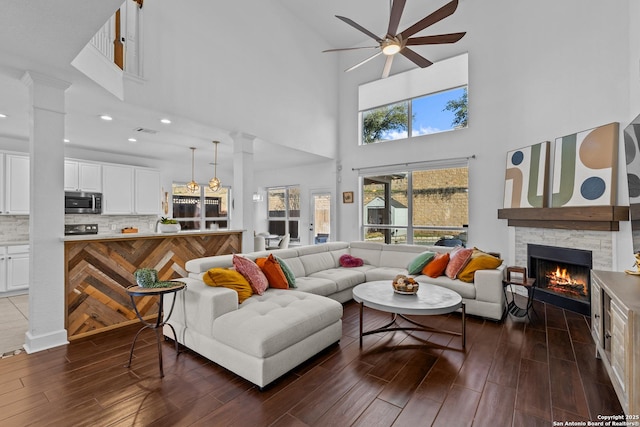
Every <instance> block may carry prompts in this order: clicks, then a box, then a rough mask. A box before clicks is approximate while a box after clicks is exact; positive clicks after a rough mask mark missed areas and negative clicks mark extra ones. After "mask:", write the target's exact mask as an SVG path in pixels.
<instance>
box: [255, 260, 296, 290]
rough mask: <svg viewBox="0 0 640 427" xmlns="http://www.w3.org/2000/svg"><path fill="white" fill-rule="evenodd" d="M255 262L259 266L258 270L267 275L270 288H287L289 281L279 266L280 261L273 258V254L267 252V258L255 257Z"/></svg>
mask: <svg viewBox="0 0 640 427" xmlns="http://www.w3.org/2000/svg"><path fill="white" fill-rule="evenodd" d="M256 264H258V267H260V270H262V272H263V273H264V275H265V276H266V277H267V281H268V282H269V287H270V288H276V289H288V288H289V282H288V281H287V276H285V275H284V271H282V267H280V263H279V262H278V261H277V260H276V259H275V257H274V256H273V254H269V257H268V258H258V259H256Z"/></svg>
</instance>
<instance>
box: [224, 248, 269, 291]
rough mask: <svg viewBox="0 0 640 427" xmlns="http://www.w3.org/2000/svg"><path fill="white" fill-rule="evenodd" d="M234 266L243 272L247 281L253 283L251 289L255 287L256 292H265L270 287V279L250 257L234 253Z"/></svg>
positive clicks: (239, 271)
mask: <svg viewBox="0 0 640 427" xmlns="http://www.w3.org/2000/svg"><path fill="white" fill-rule="evenodd" d="M233 266H234V267H235V268H236V270H237V271H238V273H240V274H242V275H243V276H244V278H245V279H247V282H249V285H251V289H253V292H254V293H256V294H258V295H262V294H264V291H266V290H267V288H268V287H269V281H268V280H267V277H266V276H265V275H264V273H263V272H262V270H260V267H258V265H257V264H256V263H255V262H253V261H251V260H250V259H249V258H245V257H243V256H240V255H235V254H234V255H233Z"/></svg>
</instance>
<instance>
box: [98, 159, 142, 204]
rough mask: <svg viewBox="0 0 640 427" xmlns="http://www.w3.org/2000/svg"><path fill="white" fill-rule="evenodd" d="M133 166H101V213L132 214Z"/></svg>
mask: <svg viewBox="0 0 640 427" xmlns="http://www.w3.org/2000/svg"><path fill="white" fill-rule="evenodd" d="M133 171H134V168H133V166H121V165H102V213H103V214H106V215H126V214H131V213H133V176H134V175H133Z"/></svg>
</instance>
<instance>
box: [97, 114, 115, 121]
mask: <svg viewBox="0 0 640 427" xmlns="http://www.w3.org/2000/svg"><path fill="white" fill-rule="evenodd" d="M100 118H101V119H102V120H106V121H108V122H109V121H111V120H113V117H111V116H108V115H106V114H103V115H101V116H100Z"/></svg>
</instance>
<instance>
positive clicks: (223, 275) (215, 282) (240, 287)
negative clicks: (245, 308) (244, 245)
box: [202, 267, 253, 304]
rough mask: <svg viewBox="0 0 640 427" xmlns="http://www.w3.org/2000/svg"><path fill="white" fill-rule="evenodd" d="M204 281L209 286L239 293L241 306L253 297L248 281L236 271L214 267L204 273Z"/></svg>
mask: <svg viewBox="0 0 640 427" xmlns="http://www.w3.org/2000/svg"><path fill="white" fill-rule="evenodd" d="M202 281H203V282H204V283H206V284H207V285H208V286H214V287H223V288H227V289H233V290H234V291H236V292H237V293H238V303H239V304H242V302H243V301H244V300H246V299H247V298H249V297H250V296H251V295H253V290H252V289H251V285H249V282H247V279H245V278H244V276H243V275H242V274H240V273H238V272H237V271H236V270H229V269H228V268H220V267H214V268H212V269H209V270H207V271H206V272H204V273H203V275H202Z"/></svg>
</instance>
